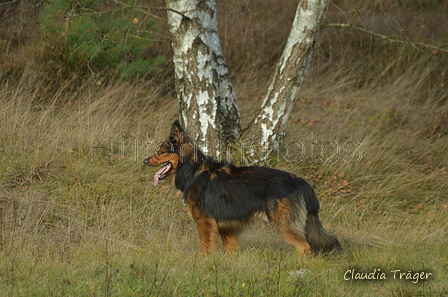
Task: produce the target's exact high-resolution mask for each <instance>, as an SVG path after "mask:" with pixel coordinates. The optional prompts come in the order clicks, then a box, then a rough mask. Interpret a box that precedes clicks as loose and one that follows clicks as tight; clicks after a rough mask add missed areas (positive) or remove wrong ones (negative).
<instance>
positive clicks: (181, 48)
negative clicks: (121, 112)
mask: <svg viewBox="0 0 448 297" xmlns="http://www.w3.org/2000/svg"><path fill="white" fill-rule="evenodd" d="M166 4H167V8H168V23H169V27H170V33H171V38H172V48H173V52H174V55H173V61H174V70H175V79H176V82H175V86H176V93H177V98H178V101H179V114H180V120H181V123H182V125H183V126H184V127H186V128H187V130H192V131H194V132H195V133H196V137H195V141H197V142H198V143H199V145H200V147H201V149H202V150H203V151H204V153H206V154H214V153H215V152H216V148H217V147H218V145H219V143H218V140H219V141H221V142H223V143H228V142H232V141H234V140H235V139H237V138H238V137H239V136H240V132H241V125H240V112H239V109H238V106H237V104H236V99H235V93H234V90H233V87H232V84H231V82H230V79H229V74H228V68H227V65H226V61H225V59H224V56H223V54H222V49H221V43H220V40H219V36H218V22H217V18H216V3H215V0H206V1H204V0H166Z"/></svg>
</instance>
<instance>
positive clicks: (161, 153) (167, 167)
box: [143, 120, 193, 186]
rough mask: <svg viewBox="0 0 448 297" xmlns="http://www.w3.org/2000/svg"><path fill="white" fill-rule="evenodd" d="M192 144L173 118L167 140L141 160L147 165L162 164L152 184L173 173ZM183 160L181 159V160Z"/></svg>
mask: <svg viewBox="0 0 448 297" xmlns="http://www.w3.org/2000/svg"><path fill="white" fill-rule="evenodd" d="M192 147H193V145H192V144H191V140H190V138H189V137H188V135H187V134H186V133H185V130H184V129H183V128H182V126H181V125H180V123H179V121H178V120H175V121H174V123H173V125H172V126H171V131H170V135H169V136H168V140H166V141H165V142H163V143H162V144H161V145H160V147H159V148H158V150H157V152H156V153H155V154H154V155H153V156H151V157H149V158H147V159H145V160H143V163H145V165H147V166H159V165H161V164H163V166H162V168H160V169H159V170H158V171H157V172H156V174H155V175H154V185H155V186H157V184H158V183H159V180H162V179H165V178H166V177H167V176H169V175H172V174H175V173H176V170H177V167H178V166H179V162H181V155H182V157H183V156H184V155H185V153H190V151H191V148H192ZM182 161H183V160H182Z"/></svg>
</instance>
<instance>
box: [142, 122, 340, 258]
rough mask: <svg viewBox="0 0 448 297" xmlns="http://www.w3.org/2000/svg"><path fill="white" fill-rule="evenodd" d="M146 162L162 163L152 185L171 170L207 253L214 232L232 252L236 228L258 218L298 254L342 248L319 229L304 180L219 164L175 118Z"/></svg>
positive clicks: (315, 208)
mask: <svg viewBox="0 0 448 297" xmlns="http://www.w3.org/2000/svg"><path fill="white" fill-rule="evenodd" d="M144 163H145V164H146V165H148V166H159V165H162V164H163V167H162V168H161V169H160V170H158V171H157V173H156V174H155V176H154V185H157V184H158V182H159V180H162V179H164V178H166V177H167V176H169V175H171V174H175V185H176V187H177V188H178V189H179V190H181V191H182V192H183V196H184V202H185V203H186V205H187V210H188V213H189V215H190V216H191V217H192V218H193V219H194V220H195V221H196V223H197V226H198V232H199V238H200V241H201V251H202V252H203V253H205V254H209V253H210V252H212V251H213V250H214V249H215V248H216V247H217V246H218V235H220V236H221V239H222V243H223V245H224V247H225V249H226V250H227V251H228V252H233V251H235V250H236V249H237V248H238V233H239V232H240V231H241V230H242V229H243V228H244V227H246V226H247V225H248V224H249V223H251V222H252V221H254V220H257V219H262V220H265V221H268V222H269V223H270V224H271V225H272V226H274V228H276V230H277V231H278V232H279V233H280V235H281V236H282V238H283V240H284V241H285V242H287V243H289V244H292V245H293V246H294V247H295V248H296V249H297V251H298V252H299V254H300V255H301V256H306V255H309V254H311V253H313V252H330V251H332V250H333V249H339V248H340V244H339V241H338V240H337V238H336V237H335V236H333V235H331V234H328V233H327V232H326V231H325V230H324V229H323V228H322V224H321V222H320V220H319V217H318V212H319V202H318V200H317V197H316V194H315V193H314V190H313V188H312V187H311V186H310V185H309V184H308V183H307V182H306V181H305V180H303V179H302V178H300V177H297V176H295V175H294V174H291V173H288V172H284V171H280V170H275V169H271V168H268V167H257V166H250V167H237V166H234V165H232V164H229V163H219V162H217V161H215V160H214V159H213V158H210V157H207V156H205V155H204V154H203V153H202V152H201V151H200V150H198V149H197V148H196V147H195V145H194V144H193V142H192V140H191V139H190V137H189V136H188V135H187V134H186V133H185V131H184V129H183V128H182V127H181V125H180V123H179V122H178V121H177V120H176V121H175V122H174V123H173V126H172V127H171V132H170V135H169V137H168V140H167V141H165V142H164V143H162V145H161V146H160V148H159V150H158V152H157V153H156V154H155V155H154V156H152V157H150V158H148V159H145V160H144Z"/></svg>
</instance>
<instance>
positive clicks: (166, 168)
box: [154, 161, 172, 186]
mask: <svg viewBox="0 0 448 297" xmlns="http://www.w3.org/2000/svg"><path fill="white" fill-rule="evenodd" d="M171 166H172V165H171V162H169V161H168V162H166V164H165V166H163V167H162V168H160V169H159V171H157V172H156V174H155V175H154V186H157V184H158V183H159V180H162V179H164V178H165V177H166V176H167V175H166V174H167V173H168V171H170V169H171Z"/></svg>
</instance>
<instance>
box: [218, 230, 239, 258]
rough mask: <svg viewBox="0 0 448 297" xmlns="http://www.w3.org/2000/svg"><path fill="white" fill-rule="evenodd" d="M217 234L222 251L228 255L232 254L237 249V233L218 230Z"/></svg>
mask: <svg viewBox="0 0 448 297" xmlns="http://www.w3.org/2000/svg"><path fill="white" fill-rule="evenodd" d="M219 234H220V235H221V239H222V244H223V245H224V249H225V251H226V252H228V253H234V252H236V250H237V249H238V248H239V246H240V245H239V243H238V233H237V232H235V231H229V230H222V229H220V230H219Z"/></svg>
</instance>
